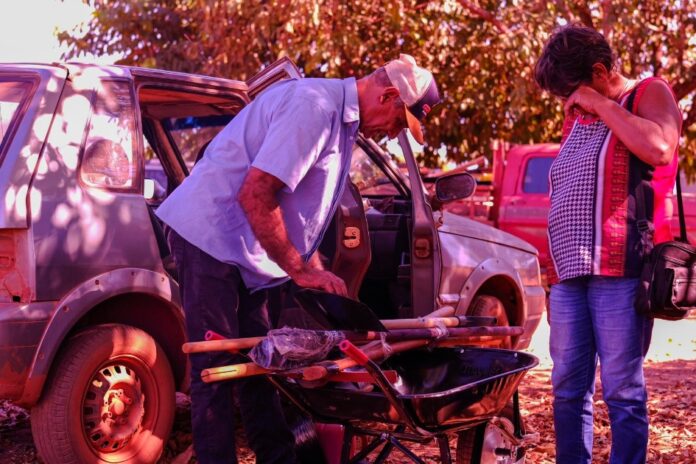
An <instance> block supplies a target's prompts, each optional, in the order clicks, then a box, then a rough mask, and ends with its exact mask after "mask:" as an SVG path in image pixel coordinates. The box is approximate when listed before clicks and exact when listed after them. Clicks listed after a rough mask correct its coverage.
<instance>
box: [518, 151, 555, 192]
mask: <svg viewBox="0 0 696 464" xmlns="http://www.w3.org/2000/svg"><path fill="white" fill-rule="evenodd" d="M551 163H553V158H552V157H550V156H544V157H539V158H530V160H529V161H528V162H527V167H526V168H525V170H524V179H523V180H522V191H523V192H525V193H549V168H550V167H551Z"/></svg>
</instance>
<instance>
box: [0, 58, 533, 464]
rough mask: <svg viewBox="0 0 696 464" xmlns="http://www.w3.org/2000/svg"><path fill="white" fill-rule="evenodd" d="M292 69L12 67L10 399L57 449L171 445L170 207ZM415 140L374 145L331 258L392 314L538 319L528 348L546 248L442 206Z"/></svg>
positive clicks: (2, 129) (457, 191) (115, 458)
mask: <svg viewBox="0 0 696 464" xmlns="http://www.w3.org/2000/svg"><path fill="white" fill-rule="evenodd" d="M286 78H299V72H298V71H297V68H296V67H295V66H294V64H293V63H292V62H290V61H289V60H281V61H279V62H277V63H275V64H274V65H272V66H269V67H268V68H266V69H265V70H264V71H263V72H262V73H261V74H259V75H257V76H255V77H254V78H252V79H251V80H249V81H247V82H242V81H234V80H228V79H219V78H212V77H206V76H199V75H191V74H182V73H176V72H168V71H158V70H152V69H142V68H136V67H122V66H92V65H83V64H51V65H39V64H2V65H0V195H2V201H3V203H2V208H0V284H1V285H0V398H2V399H9V400H11V401H13V402H15V403H17V404H19V405H21V406H24V407H29V408H31V419H32V430H33V434H34V439H35V442H36V445H37V447H38V450H39V453H40V454H41V456H42V458H43V459H44V461H46V462H47V463H80V462H110V463H114V462H143V463H146V462H154V461H156V460H157V459H158V457H159V456H160V454H161V452H162V449H163V447H164V444H165V443H166V442H167V437H168V434H169V433H170V429H171V426H172V421H173V415H174V398H175V391H177V390H180V391H185V390H186V388H187V377H186V373H187V368H186V358H185V356H184V355H183V354H182V351H181V345H182V343H184V342H185V331H184V321H183V312H182V311H181V307H180V301H179V297H178V286H177V282H176V273H175V271H174V270H173V267H172V266H171V257H170V256H169V250H168V249H167V245H166V241H165V240H164V234H163V231H162V225H161V224H160V223H159V222H158V221H157V219H156V217H155V216H154V214H153V211H154V210H155V209H156V208H157V205H158V204H159V203H160V202H161V201H162V200H163V199H164V198H166V196H167V194H168V193H170V192H171V191H172V190H173V189H175V188H176V187H177V185H179V184H180V183H181V182H182V180H183V179H184V178H185V177H186V176H187V175H188V173H189V170H190V169H192V168H193V166H194V164H195V161H196V160H197V158H199V157H200V156H201V155H202V154H203V153H204V150H205V146H206V144H207V142H208V141H210V139H212V138H213V137H214V136H215V135H216V134H217V132H218V131H219V130H221V129H222V128H223V127H224V126H225V124H227V122H229V121H230V120H231V119H232V118H234V116H235V114H237V113H238V112H239V111H241V110H242V109H243V108H244V106H245V105H247V104H249V102H250V101H251V100H252V99H253V98H254V96H255V95H256V94H258V93H259V92H261V91H263V89H265V88H267V87H268V86H270V85H273V84H274V82H276V81H277V80H279V79H286ZM405 137H406V136H405V135H403V134H402V135H401V136H400V138H399V139H400V144H399V146H400V151H401V153H400V154H398V156H397V155H392V154H390V153H388V152H386V151H385V150H384V149H383V148H382V147H380V146H379V145H378V144H376V143H374V142H373V141H371V140H366V139H364V138H360V139H359V140H358V141H357V143H356V145H355V148H354V153H353V162H352V169H351V180H352V183H351V187H350V188H349V189H346V194H345V195H344V198H343V200H342V205H341V208H339V211H338V213H337V214H336V217H335V218H334V221H333V224H332V226H331V228H330V232H329V233H327V234H326V236H325V239H324V243H323V244H322V248H321V251H322V253H323V255H324V257H325V259H326V260H327V262H328V263H329V266H330V267H331V269H333V270H334V271H335V272H336V273H337V274H338V275H340V276H341V277H343V278H344V279H345V281H346V283H347V284H348V287H349V290H350V293H351V294H352V295H353V296H354V297H359V298H360V299H362V300H363V301H365V302H367V303H368V304H369V305H370V306H372V307H373V308H374V309H375V311H376V312H377V313H378V314H379V315H380V316H381V317H382V318H394V317H414V316H421V315H424V314H427V313H429V312H431V311H432V310H434V309H436V308H438V307H441V306H444V305H449V306H453V307H454V308H455V311H456V313H457V314H476V315H491V316H496V317H497V318H498V323H499V324H501V325H505V324H514V325H520V326H523V327H524V329H525V332H524V334H523V335H521V336H519V337H516V338H514V339H509V340H504V341H503V342H502V344H503V346H506V347H512V348H518V349H523V348H525V347H526V346H528V344H529V341H530V338H531V335H532V333H533V332H534V330H535V329H536V327H537V324H538V323H539V320H540V318H541V316H542V313H543V310H544V303H545V293H544V289H543V287H542V286H541V281H540V275H539V263H538V260H537V252H536V250H535V249H534V248H533V247H532V246H530V245H529V244H527V243H525V242H523V241H521V240H519V239H517V238H515V237H513V236H511V235H507V234H505V233H503V232H500V231H498V230H495V229H493V228H491V227H488V226H485V225H482V224H479V223H477V222H474V221H471V220H468V219H466V218H461V217H457V216H453V215H449V214H448V213H442V212H438V211H433V208H432V207H431V205H432V204H434V202H433V201H432V199H431V198H428V195H427V193H426V191H425V189H424V187H423V184H422V181H421V179H420V176H419V174H418V168H417V165H416V161H415V158H414V156H413V153H412V152H411V148H410V144H409V143H408V141H407V139H406V138H405ZM399 160H400V161H401V162H402V165H401V166H399V165H398V163H397V161H399ZM403 163H405V167H404V165H403ZM469 184H471V182H470V179H467V178H466V176H460V177H459V178H457V179H454V178H452V179H449V180H446V181H443V182H442V184H441V186H440V191H441V192H445V194H446V195H449V196H451V198H452V199H456V198H461V196H462V195H466V194H467V193H466V191H468V192H470V191H471V185H469ZM467 185H469V186H468V187H467ZM446 191H447V192H448V193H447V192H446ZM440 200H441V201H445V200H446V198H441V199H440Z"/></svg>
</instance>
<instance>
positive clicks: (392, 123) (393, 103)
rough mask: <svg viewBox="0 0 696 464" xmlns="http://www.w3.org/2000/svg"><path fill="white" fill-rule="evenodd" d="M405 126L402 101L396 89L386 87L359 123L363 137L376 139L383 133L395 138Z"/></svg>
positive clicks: (406, 125)
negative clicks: (391, 89)
mask: <svg viewBox="0 0 696 464" xmlns="http://www.w3.org/2000/svg"><path fill="white" fill-rule="evenodd" d="M394 90H395V89H394ZM407 127H408V123H407V121H406V114H405V107H404V103H403V102H402V101H401V99H400V98H399V93H398V91H395V92H393V91H390V90H388V89H387V90H385V92H384V93H382V94H381V95H380V96H379V98H378V103H377V104H375V105H374V106H373V107H372V108H371V109H370V111H368V112H367V113H366V114H365V115H364V117H363V119H362V120H361V123H360V130H361V131H362V133H363V134H364V135H365V137H370V138H373V139H376V140H378V139H381V138H382V137H384V136H385V135H386V136H387V137H389V138H392V139H393V138H396V136H398V135H399V132H401V131H402V130H403V129H406V128H407Z"/></svg>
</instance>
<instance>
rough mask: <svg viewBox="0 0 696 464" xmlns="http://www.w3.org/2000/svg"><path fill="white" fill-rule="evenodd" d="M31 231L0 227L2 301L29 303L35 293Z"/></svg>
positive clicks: (0, 293)
mask: <svg viewBox="0 0 696 464" xmlns="http://www.w3.org/2000/svg"><path fill="white" fill-rule="evenodd" d="M30 246H31V244H30V242H29V231H28V230H27V229H0V302H2V303H6V302H7V303H9V302H16V303H28V302H29V301H31V299H32V294H33V287H34V286H33V285H32V282H33V280H34V279H33V263H32V262H30V256H31V253H30Z"/></svg>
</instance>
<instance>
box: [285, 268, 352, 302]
mask: <svg viewBox="0 0 696 464" xmlns="http://www.w3.org/2000/svg"><path fill="white" fill-rule="evenodd" d="M290 278H291V279H292V280H293V281H295V283H296V284H297V285H299V286H300V287H306V288H315V289H317V290H323V291H325V292H329V293H335V294H337V295H341V296H346V295H348V289H347V288H346V283H345V282H343V279H341V278H340V277H338V276H337V275H336V274H333V273H331V272H329V271H324V270H321V269H316V268H314V267H311V266H309V265H308V266H304V267H303V268H302V269H301V270H300V271H298V272H294V273H292V274H290Z"/></svg>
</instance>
